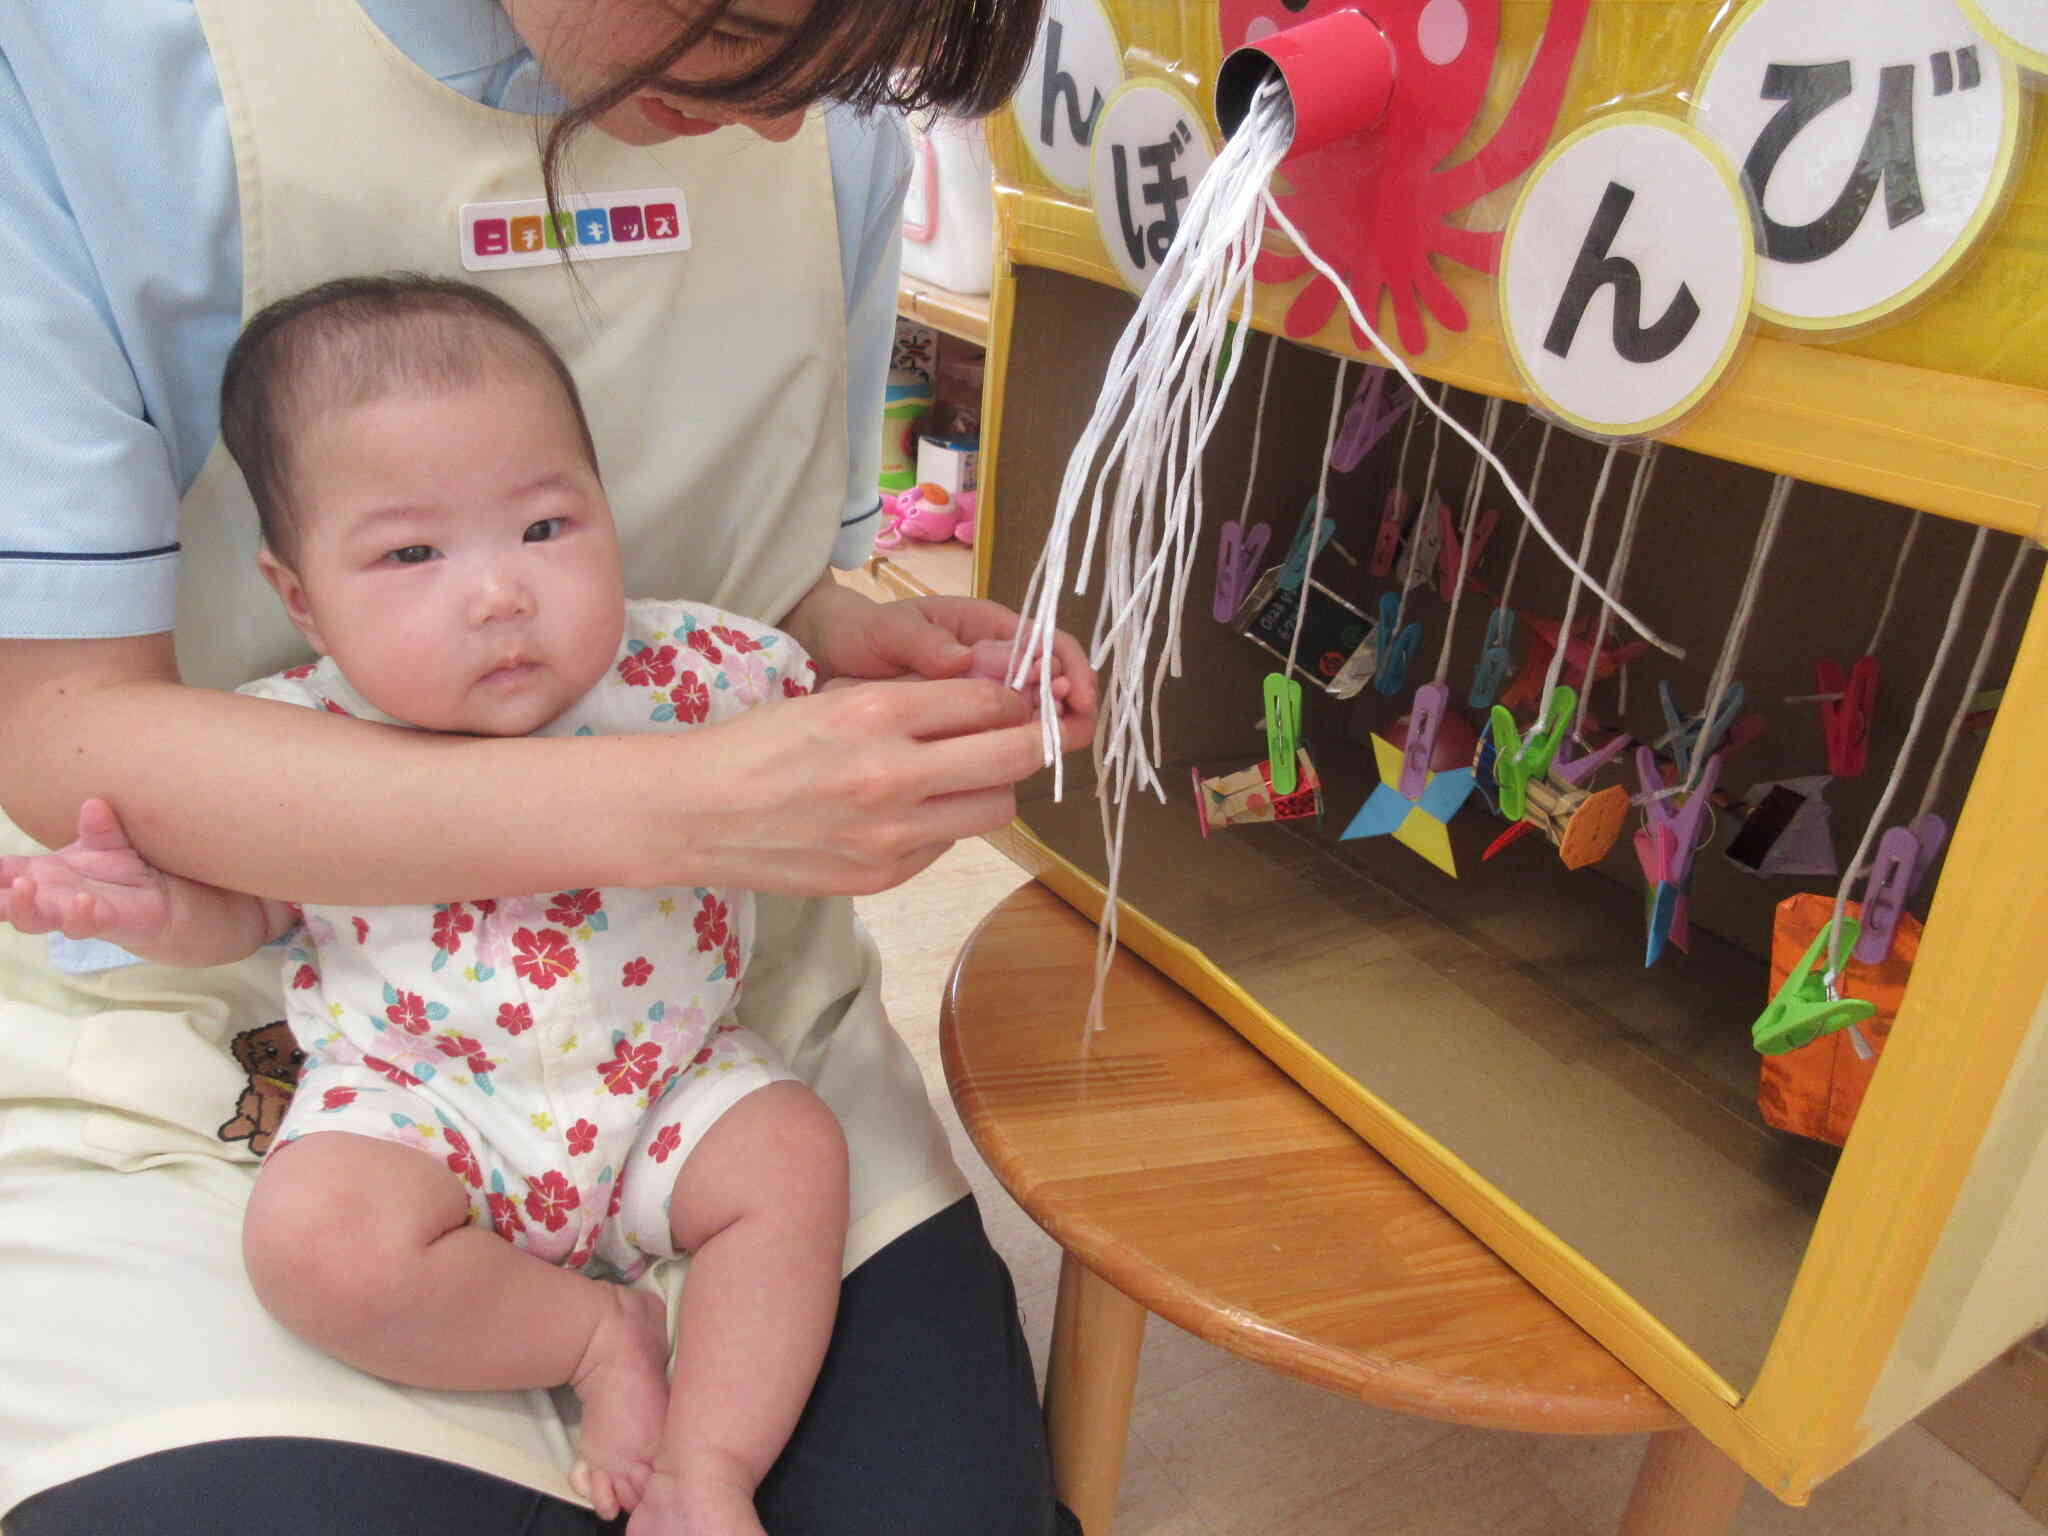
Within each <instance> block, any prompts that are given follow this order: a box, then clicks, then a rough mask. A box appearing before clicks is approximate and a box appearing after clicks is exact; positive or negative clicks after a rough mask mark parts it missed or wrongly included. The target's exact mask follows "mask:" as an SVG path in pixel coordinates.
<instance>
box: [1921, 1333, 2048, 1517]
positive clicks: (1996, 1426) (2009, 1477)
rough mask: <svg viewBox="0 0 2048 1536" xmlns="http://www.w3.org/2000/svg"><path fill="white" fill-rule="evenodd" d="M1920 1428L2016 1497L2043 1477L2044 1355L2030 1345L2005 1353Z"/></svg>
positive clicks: (2047, 1384)
mask: <svg viewBox="0 0 2048 1536" xmlns="http://www.w3.org/2000/svg"><path fill="white" fill-rule="evenodd" d="M1920 1422H1921V1423H1922V1424H1923V1425H1925V1426H1926V1427H1927V1428H1928V1429H1930V1430H1932V1431H1933V1432H1934V1434H1935V1435H1936V1436H1937V1437H1938V1438H1939V1439H1940V1440H1941V1441H1942V1442H1943V1443H1944V1444H1945V1445H1947V1446H1948V1447H1949V1449H1951V1450H1953V1451H1954V1452H1956V1453H1957V1454H1958V1455H1960V1456H1962V1457H1963V1458H1965V1459H1966V1460H1967V1461H1969V1462H1970V1463H1971V1465H1973V1466H1975V1467H1976V1468H1977V1470H1978V1471H1980V1472H1982V1473H1983V1474H1984V1475H1985V1476H1986V1477H1988V1478H1990V1479H1991V1480H1992V1481H1993V1482H1994V1483H1996V1484H1998V1486H1999V1487H2001V1488H2003V1489H2004V1490H2005V1491H2006V1492H2007V1493H2010V1494H2011V1495H2013V1497H2015V1498H2019V1497H2021V1496H2022V1495H2023V1494H2025V1493H2026V1492H2027V1490H2028V1487H2029V1486H2030V1485H2031V1484H2032V1483H2033V1482H2034V1481H2035V1480H2036V1479H2039V1478H2043V1477H2044V1476H2048V1353H2043V1352H2042V1350H2041V1349H2040V1348H2039V1347H2038V1346H2036V1345H2033V1344H2022V1345H2020V1346H2018V1347H2017V1348H2015V1349H2011V1350H2008V1351H2007V1352H2006V1353H2005V1354H2003V1355H2001V1356H2000V1357H1999V1358H1998V1359H1996V1360H1994V1361H1992V1362H1991V1364H1990V1365H1988V1366H1986V1367H1985V1368H1984V1369H1983V1370H1981V1371H1979V1372H1978V1373H1977V1374H1976V1375H1975V1376H1974V1377H1972V1378H1971V1379H1970V1380H1969V1381H1967V1382H1965V1383H1964V1384H1963V1385H1962V1386H1960V1387H1958V1388H1956V1389H1955V1391H1953V1392H1951V1393H1949V1395H1948V1396H1947V1397H1944V1398H1943V1399H1942V1400H1941V1401H1940V1402H1938V1403H1936V1404H1935V1405H1934V1406H1933V1407H1932V1408H1930V1409H1928V1410H1927V1411H1926V1412H1925V1413H1923V1414H1921V1415H1920ZM2037 1513H2038V1512H2037Z"/></svg>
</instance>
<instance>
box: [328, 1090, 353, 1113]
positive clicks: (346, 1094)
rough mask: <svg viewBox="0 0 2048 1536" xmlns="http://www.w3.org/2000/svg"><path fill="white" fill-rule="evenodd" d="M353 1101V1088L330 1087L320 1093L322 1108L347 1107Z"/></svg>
mask: <svg viewBox="0 0 2048 1536" xmlns="http://www.w3.org/2000/svg"><path fill="white" fill-rule="evenodd" d="M355 1101H356V1091H355V1089H353V1088H330V1089H328V1090H327V1091H326V1092H325V1093H323V1094H321V1095H320V1107H321V1108H322V1109H323V1110H327V1109H347V1108H348V1107H349V1105H351V1104H353V1103H355Z"/></svg>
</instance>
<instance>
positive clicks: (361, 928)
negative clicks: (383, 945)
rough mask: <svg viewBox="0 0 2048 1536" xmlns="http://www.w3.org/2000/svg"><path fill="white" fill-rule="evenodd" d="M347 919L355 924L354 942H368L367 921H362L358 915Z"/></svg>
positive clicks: (368, 926)
mask: <svg viewBox="0 0 2048 1536" xmlns="http://www.w3.org/2000/svg"><path fill="white" fill-rule="evenodd" d="M349 921H350V922H352V923H354V924H355V929H356V942H357V943H358V944H367V943H369V942H370V925H369V924H368V923H366V922H364V921H363V920H362V919H361V918H360V917H353V918H350V919H349Z"/></svg>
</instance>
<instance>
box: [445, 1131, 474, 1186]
mask: <svg viewBox="0 0 2048 1536" xmlns="http://www.w3.org/2000/svg"><path fill="white" fill-rule="evenodd" d="M441 1135H442V1136H443V1137H444V1138H446V1140H447V1142H448V1145H449V1146H450V1147H451V1148H453V1149H454V1150H452V1151H451V1152H449V1154H448V1166H449V1167H450V1168H452V1169H454V1170H455V1172H456V1173H457V1174H458V1175H459V1176H460V1177H462V1178H464V1179H467V1180H468V1181H469V1187H470V1188H471V1189H482V1188H483V1187H484V1171H483V1169H481V1168H479V1167H478V1166H477V1162H476V1154H475V1153H474V1152H472V1151H470V1150H469V1138H468V1137H467V1136H465V1135H463V1134H462V1132H460V1131H458V1130H457V1129H455V1127H454V1126H452V1125H443V1126H442V1127H441Z"/></svg>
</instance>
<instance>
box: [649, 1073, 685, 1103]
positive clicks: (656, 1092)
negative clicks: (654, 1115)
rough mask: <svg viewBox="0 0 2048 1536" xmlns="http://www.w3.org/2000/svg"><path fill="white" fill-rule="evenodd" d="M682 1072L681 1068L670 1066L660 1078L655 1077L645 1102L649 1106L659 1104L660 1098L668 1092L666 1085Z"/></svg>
mask: <svg viewBox="0 0 2048 1536" xmlns="http://www.w3.org/2000/svg"><path fill="white" fill-rule="evenodd" d="M682 1070H683V1069H682V1068H681V1067H678V1066H671V1067H670V1068H669V1069H668V1070H667V1071H666V1072H664V1073H662V1074H661V1076H659V1077H657V1078H656V1079H655V1080H654V1083H653V1086H651V1087H650V1088H649V1089H648V1090H647V1102H648V1103H650V1104H655V1103H659V1102H660V1100H661V1096H662V1095H663V1094H664V1093H667V1092H668V1085H669V1084H670V1083H672V1082H674V1081H675V1080H676V1078H677V1076H678V1075H679V1074H680V1073H681V1072H682Z"/></svg>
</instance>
